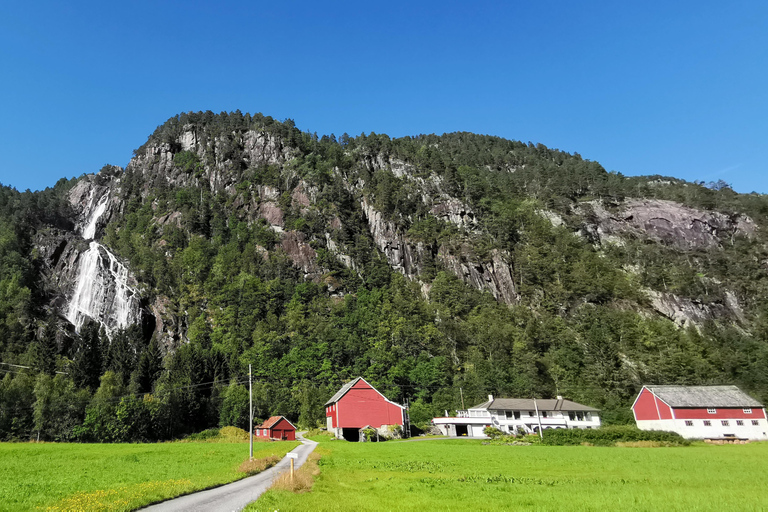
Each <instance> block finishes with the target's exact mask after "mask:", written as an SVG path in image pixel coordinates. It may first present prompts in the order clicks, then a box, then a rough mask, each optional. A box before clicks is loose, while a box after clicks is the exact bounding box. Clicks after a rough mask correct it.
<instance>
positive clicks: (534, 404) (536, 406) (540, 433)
mask: <svg viewBox="0 0 768 512" xmlns="http://www.w3.org/2000/svg"><path fill="white" fill-rule="evenodd" d="M533 408H534V409H536V419H537V420H539V437H540V438H541V439H544V430H543V429H542V428H541V415H539V406H538V405H536V397H533Z"/></svg>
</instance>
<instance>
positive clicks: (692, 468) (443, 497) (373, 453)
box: [246, 440, 768, 512]
mask: <svg viewBox="0 0 768 512" xmlns="http://www.w3.org/2000/svg"><path fill="white" fill-rule="evenodd" d="M320 447H322V448H324V450H323V452H324V454H323V457H322V459H321V460H320V461H319V469H320V475H319V476H317V477H316V479H315V484H314V486H313V488H312V490H311V491H310V492H304V493H299V494H295V493H291V492H288V491H281V490H270V491H268V492H267V493H265V494H264V495H262V497H261V498H260V499H259V500H258V501H256V502H255V503H253V504H251V505H250V506H249V507H248V508H247V509H246V510H248V511H249V512H256V511H270V512H271V511H273V510H277V509H279V510H280V511H281V512H288V511H306V510H312V511H347V510H348V511H366V510H371V511H373V510H375V511H387V510H398V511H399V510H413V511H417V510H418V511H422V510H441V511H442V510H455V511H466V510H535V511H549V510H558V511H559V510H566V511H586V510H594V511H601V512H605V511H608V510H632V511H635V510H638V511H657V510H667V511H669V510H680V511H690V510H701V511H704V510H713V511H715V510H716V511H722V510H747V511H752V510H754V511H758V510H761V511H762V510H766V507H767V506H766V503H768V495H767V494H768V492H767V491H766V487H765V483H766V481H768V477H767V476H766V475H768V443H755V444H749V445H730V446H711V445H705V444H703V443H702V444H696V445H694V446H691V447H679V448H624V447H594V446H557V447H553V446H493V445H482V444H481V442H480V441H472V440H429V441H407V442H386V443H364V444H358V443H347V442H344V441H327V440H323V442H322V443H321V444H320Z"/></svg>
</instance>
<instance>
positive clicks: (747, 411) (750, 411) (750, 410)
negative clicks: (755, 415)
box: [742, 407, 752, 414]
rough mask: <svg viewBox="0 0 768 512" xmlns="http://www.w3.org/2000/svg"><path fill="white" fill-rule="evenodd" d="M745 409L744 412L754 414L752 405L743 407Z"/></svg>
mask: <svg viewBox="0 0 768 512" xmlns="http://www.w3.org/2000/svg"><path fill="white" fill-rule="evenodd" d="M742 411H744V414H752V408H751V407H745V408H744V409H742Z"/></svg>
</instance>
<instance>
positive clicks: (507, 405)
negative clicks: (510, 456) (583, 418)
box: [471, 398, 599, 412]
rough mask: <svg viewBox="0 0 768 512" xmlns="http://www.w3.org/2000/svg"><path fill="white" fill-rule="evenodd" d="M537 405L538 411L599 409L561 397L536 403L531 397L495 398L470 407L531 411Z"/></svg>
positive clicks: (540, 400) (538, 400) (590, 410)
mask: <svg viewBox="0 0 768 512" xmlns="http://www.w3.org/2000/svg"><path fill="white" fill-rule="evenodd" d="M536 406H538V408H539V410H540V411H589V412H598V411H599V409H595V408H594V407H589V406H587V405H583V404H579V403H576V402H572V401H570V400H564V399H562V398H556V399H551V398H546V399H537V400H536V405H534V403H533V399H532V398H496V399H494V400H489V401H488V402H484V403H482V404H480V405H476V406H474V407H471V409H494V410H501V411H533V410H535V409H536Z"/></svg>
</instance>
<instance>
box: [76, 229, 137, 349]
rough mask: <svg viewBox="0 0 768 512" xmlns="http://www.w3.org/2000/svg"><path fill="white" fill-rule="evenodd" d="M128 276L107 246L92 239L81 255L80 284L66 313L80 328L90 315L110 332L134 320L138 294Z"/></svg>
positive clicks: (78, 274)
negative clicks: (131, 285) (129, 283)
mask: <svg viewBox="0 0 768 512" xmlns="http://www.w3.org/2000/svg"><path fill="white" fill-rule="evenodd" d="M104 254H105V255H106V258H104ZM128 277H129V274H128V269H127V268H126V267H125V265H123V264H122V263H120V262H119V261H118V260H117V258H116V257H115V255H114V254H112V253H111V252H109V251H108V250H107V249H106V248H105V247H104V246H103V245H101V244H99V243H98V242H94V241H92V242H91V243H90V246H89V248H88V250H87V251H85V252H84V253H83V254H81V255H80V263H79V267H78V271H77V285H76V286H75V292H74V294H73V295H72V299H71V300H70V302H69V308H68V309H67V314H66V317H67V320H69V321H70V322H72V324H74V326H75V330H77V331H80V328H81V327H82V326H83V324H84V323H85V321H86V320H87V319H88V318H91V319H93V320H96V321H98V322H99V323H101V325H103V326H104V328H105V329H106V330H107V334H110V335H111V334H112V332H113V331H114V330H115V329H119V328H123V327H127V326H129V325H130V324H132V323H134V322H135V321H136V320H137V316H138V306H139V304H138V293H137V291H136V290H135V289H133V288H132V287H130V286H129V285H128Z"/></svg>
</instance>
